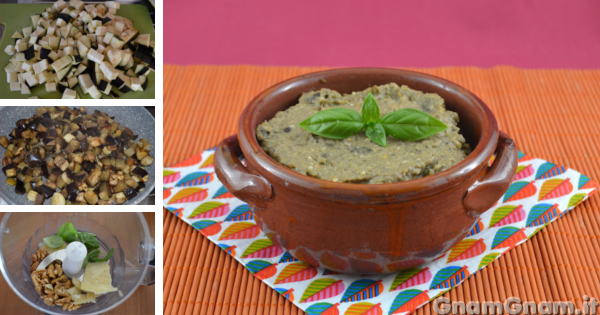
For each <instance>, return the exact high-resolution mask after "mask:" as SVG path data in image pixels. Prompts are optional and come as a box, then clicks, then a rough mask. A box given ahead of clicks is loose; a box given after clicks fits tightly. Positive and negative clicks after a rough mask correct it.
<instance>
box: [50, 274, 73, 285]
mask: <svg viewBox="0 0 600 315" xmlns="http://www.w3.org/2000/svg"><path fill="white" fill-rule="evenodd" d="M68 280H69V278H67V275H62V276H60V277H57V278H56V279H54V280H52V284H55V283H57V282H62V283H65V282H67V281H68Z"/></svg>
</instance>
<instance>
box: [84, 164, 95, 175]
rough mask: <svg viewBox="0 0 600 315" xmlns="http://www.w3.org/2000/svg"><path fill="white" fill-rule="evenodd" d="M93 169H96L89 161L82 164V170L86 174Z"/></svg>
mask: <svg viewBox="0 0 600 315" xmlns="http://www.w3.org/2000/svg"><path fill="white" fill-rule="evenodd" d="M94 168H96V164H94V163H92V162H90V161H85V162H83V169H85V170H86V171H87V172H91V171H92V170H93V169H94Z"/></svg>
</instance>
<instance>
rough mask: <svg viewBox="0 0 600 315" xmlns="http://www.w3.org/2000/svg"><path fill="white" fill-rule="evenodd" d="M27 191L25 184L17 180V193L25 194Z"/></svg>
mask: <svg viewBox="0 0 600 315" xmlns="http://www.w3.org/2000/svg"><path fill="white" fill-rule="evenodd" d="M26 192H27V191H25V184H24V183H23V182H22V181H20V180H17V184H16V185H15V193H16V194H17V195H24V194H25V193H26Z"/></svg>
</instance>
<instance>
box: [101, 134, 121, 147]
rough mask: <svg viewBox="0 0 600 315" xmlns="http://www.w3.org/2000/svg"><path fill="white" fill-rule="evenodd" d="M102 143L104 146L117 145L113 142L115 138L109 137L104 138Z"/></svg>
mask: <svg viewBox="0 0 600 315" xmlns="http://www.w3.org/2000/svg"><path fill="white" fill-rule="evenodd" d="M104 142H105V144H106V145H117V144H118V143H117V141H116V140H115V138H113V137H112V136H111V135H108V136H106V139H104Z"/></svg>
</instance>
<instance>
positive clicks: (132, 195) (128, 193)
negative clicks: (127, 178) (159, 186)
mask: <svg viewBox="0 0 600 315" xmlns="http://www.w3.org/2000/svg"><path fill="white" fill-rule="evenodd" d="M123 193H124V194H125V197H127V200H131V199H133V198H135V197H136V196H137V192H136V191H135V189H133V188H131V187H129V188H127V189H125V190H124V191H123Z"/></svg>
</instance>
